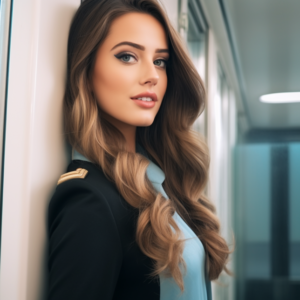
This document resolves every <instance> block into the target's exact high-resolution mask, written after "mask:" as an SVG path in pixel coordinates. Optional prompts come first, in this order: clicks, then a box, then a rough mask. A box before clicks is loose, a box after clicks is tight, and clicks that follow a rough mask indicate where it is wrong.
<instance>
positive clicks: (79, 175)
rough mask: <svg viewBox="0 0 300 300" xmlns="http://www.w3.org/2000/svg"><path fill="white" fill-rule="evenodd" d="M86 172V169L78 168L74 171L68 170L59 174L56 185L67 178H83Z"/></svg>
mask: <svg viewBox="0 0 300 300" xmlns="http://www.w3.org/2000/svg"><path fill="white" fill-rule="evenodd" d="M87 173H88V170H86V169H82V168H78V169H77V170H76V171H72V172H68V173H65V174H63V175H61V176H60V178H59V180H58V182H57V185H59V184H60V183H62V182H64V181H67V180H69V179H75V178H82V179H83V178H85V176H86V174H87Z"/></svg>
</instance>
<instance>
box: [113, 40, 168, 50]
mask: <svg viewBox="0 0 300 300" xmlns="http://www.w3.org/2000/svg"><path fill="white" fill-rule="evenodd" d="M122 45H129V46H131V47H134V48H137V49H139V50H142V51H144V50H145V47H144V46H142V45H139V44H135V43H132V42H121V43H119V44H117V45H115V46H114V47H113V48H112V49H111V50H110V51H112V50H113V49H115V48H117V47H119V46H122ZM155 53H169V50H168V49H156V50H155Z"/></svg>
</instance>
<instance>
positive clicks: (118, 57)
mask: <svg viewBox="0 0 300 300" xmlns="http://www.w3.org/2000/svg"><path fill="white" fill-rule="evenodd" d="M124 56H130V57H133V58H134V59H136V58H135V57H134V56H133V55H131V54H128V53H124V52H122V53H120V54H116V55H115V57H116V58H117V59H119V60H121V61H122V62H124V63H128V62H126V61H124V60H122V59H121V58H122V57H124ZM155 61H162V62H164V63H165V66H164V67H160V66H158V67H160V68H162V69H166V67H167V66H168V60H166V59H157V60H155Z"/></svg>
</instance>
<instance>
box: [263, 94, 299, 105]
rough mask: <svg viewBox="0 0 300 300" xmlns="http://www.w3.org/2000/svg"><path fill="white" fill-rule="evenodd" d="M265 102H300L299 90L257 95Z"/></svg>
mask: <svg viewBox="0 0 300 300" xmlns="http://www.w3.org/2000/svg"><path fill="white" fill-rule="evenodd" d="M259 100H260V101H261V102H265V103H294V102H300V92H297V93H276V94H267V95H263V96H260V97H259Z"/></svg>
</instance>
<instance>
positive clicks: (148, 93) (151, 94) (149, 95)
mask: <svg viewBox="0 0 300 300" xmlns="http://www.w3.org/2000/svg"><path fill="white" fill-rule="evenodd" d="M143 97H147V98H151V99H152V101H154V102H156V101H157V96H156V94H155V93H150V92H146V93H141V94H138V95H136V96H133V97H130V99H132V100H136V99H138V98H143Z"/></svg>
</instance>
